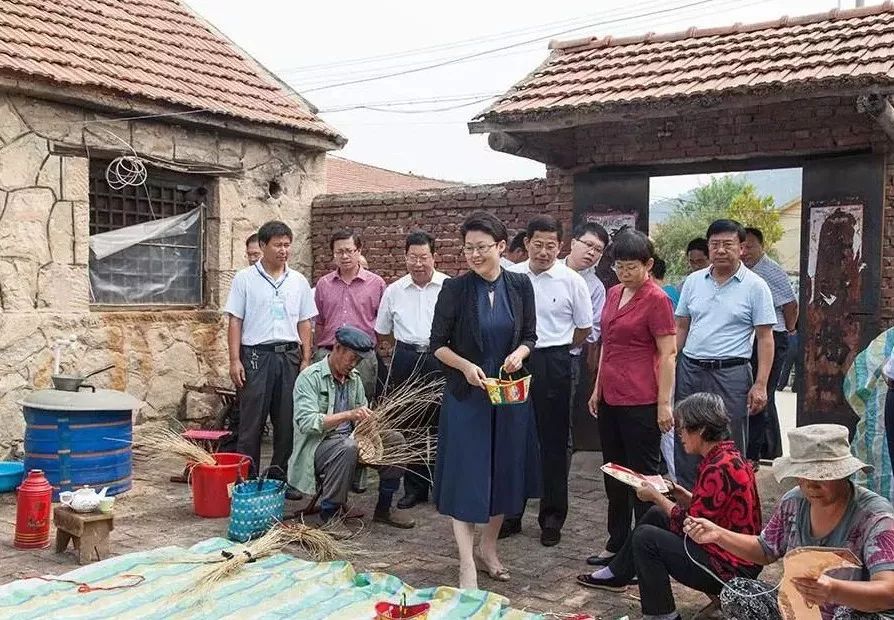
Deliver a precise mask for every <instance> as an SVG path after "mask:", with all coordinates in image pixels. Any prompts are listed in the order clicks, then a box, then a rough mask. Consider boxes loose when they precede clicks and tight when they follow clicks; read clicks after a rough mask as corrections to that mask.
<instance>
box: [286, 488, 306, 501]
mask: <svg viewBox="0 0 894 620" xmlns="http://www.w3.org/2000/svg"><path fill="white" fill-rule="evenodd" d="M286 499H288V500H291V501H293V502H297V501H301V500H302V499H304V494H302V493H301V491H299V490H298V489H296V488H293V487H289V488H288V489H286Z"/></svg>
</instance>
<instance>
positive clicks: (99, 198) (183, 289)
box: [89, 161, 209, 306]
mask: <svg viewBox="0 0 894 620" xmlns="http://www.w3.org/2000/svg"><path fill="white" fill-rule="evenodd" d="M107 166H108V162H107V161H91V162H90V192H89V195H90V241H91V243H90V247H91V249H90V285H91V294H92V301H93V303H95V304H102V305H178V306H179V305H188V306H197V305H201V304H202V302H203V294H204V293H203V245H204V238H203V237H204V210H205V206H206V201H207V196H208V194H209V192H208V184H209V179H208V178H207V177H202V176H198V175H186V174H177V173H172V172H169V171H166V170H159V169H157V168H149V170H148V175H147V179H146V182H145V184H144V185H139V186H127V187H124V188H122V189H118V190H116V189H112V188H111V187H109V184H108V182H107V180H106V167H107Z"/></svg>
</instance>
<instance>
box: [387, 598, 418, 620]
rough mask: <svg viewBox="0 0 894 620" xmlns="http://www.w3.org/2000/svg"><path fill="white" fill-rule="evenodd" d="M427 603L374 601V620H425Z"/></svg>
mask: <svg viewBox="0 0 894 620" xmlns="http://www.w3.org/2000/svg"><path fill="white" fill-rule="evenodd" d="M430 607H431V605H429V604H428V603H419V604H418V605H401V604H400V603H389V602H387V601H383V602H381V603H376V620H409V619H410V618H412V619H413V620H425V619H426V618H428V610H429V608H430Z"/></svg>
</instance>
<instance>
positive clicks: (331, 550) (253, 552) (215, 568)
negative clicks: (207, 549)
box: [184, 523, 350, 604]
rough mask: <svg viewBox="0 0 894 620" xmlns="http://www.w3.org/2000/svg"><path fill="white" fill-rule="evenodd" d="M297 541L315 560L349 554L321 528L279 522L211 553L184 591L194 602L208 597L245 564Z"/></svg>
mask: <svg viewBox="0 0 894 620" xmlns="http://www.w3.org/2000/svg"><path fill="white" fill-rule="evenodd" d="M291 543H298V544H299V545H301V546H302V547H304V548H305V550H307V552H308V554H309V555H310V556H311V557H312V558H313V559H314V560H315V561H317V562H324V561H330V560H334V559H336V558H339V557H344V556H345V555H347V553H349V551H350V549H349V545H347V544H346V543H345V542H343V541H337V540H335V538H333V537H332V535H331V534H329V533H328V532H327V531H326V529H325V528H322V529H321V528H313V527H310V526H307V525H305V524H304V523H293V524H288V525H286V524H283V523H280V524H278V525H276V526H274V527H273V528H271V529H270V530H269V531H268V532H267V533H266V534H264V535H263V536H261V537H260V538H257V539H255V540H253V541H250V542H248V543H246V544H244V545H234V546H232V547H229V548H227V549H224V550H223V551H222V552H221V554H222V555H223V559H221V555H220V554H214V556H213V558H212V559H209V561H208V562H207V563H208V564H210V565H211V568H210V569H209V570H207V571H206V572H204V573H203V574H202V576H201V577H200V579H199V580H198V581H197V582H195V584H193V586H192V587H190V588H189V589H188V590H187V591H186V592H185V593H184V594H186V595H188V596H194V597H195V602H196V603H199V604H201V603H203V602H204V601H206V600H208V598H209V597H210V595H211V593H212V592H213V591H214V590H215V588H217V587H218V586H219V585H220V584H221V583H223V582H224V581H227V580H228V579H231V578H233V577H235V576H236V575H237V574H238V573H239V571H241V570H242V569H243V568H244V567H245V565H246V564H248V563H250V562H253V561H255V560H257V559H260V558H265V557H269V556H271V555H275V554H277V553H279V552H280V551H282V550H283V549H284V548H285V547H286V546H287V545H289V544H291Z"/></svg>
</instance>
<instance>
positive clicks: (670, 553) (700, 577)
mask: <svg viewBox="0 0 894 620" xmlns="http://www.w3.org/2000/svg"><path fill="white" fill-rule="evenodd" d="M669 528H670V519H669V518H668V516H667V514H666V513H665V512H664V511H663V510H662V509H661V508H658V507H657V506H653V507H652V508H650V509H649V510H648V511H647V512H646V514H645V515H643V518H642V519H641V520H640V521H639V523H637V525H636V529H635V530H633V536H631V537H630V538H629V539H628V540H627V543H625V545H624V546H623V547H622V548H621V550H620V551H619V552H618V553H617V554H616V555H615V557H614V558H613V559H612V561H611V564H609V565H608V566H609V568H610V569H611V571H612V573H613V574H614V575H615V577H617V578H619V579H623V580H629V579H633V577H634V576H637V577H639V596H640V605H641V606H642V612H643V614H645V615H655V616H657V615H661V614H671V613H673V612H674V611H675V610H676V603H675V602H674V594H673V592H672V591H671V583H670V579H671V577H673V578H674V579H675V580H676V581H678V582H679V583H681V584H683V585H684V586H686V587H687V588H692V589H693V590H698V591H699V592H704V593H705V594H711V595H714V596H716V595H718V594H720V590H721V589H722V587H723V586H722V584H721V583H720V582H719V581H717V580H716V579H714V577H712V576H711V575H709V574H708V573H707V572H705V571H704V570H703V569H702V568H700V567H699V566H697V565H696V564H695V562H693V561H692V560H691V559H690V558H689V556H690V555H691V556H692V558H693V559H695V561H696V562H698V563H699V564H702V565H704V566H707V567H710V566H711V565H710V556H709V555H708V552H707V551H705V550H704V548H702V547H701V546H699V545H697V544H695V543H694V542H692V541H691V540H688V539H687V540H686V543H685V545H686V546H685V548H684V546H683V545H684V543H683V538H682V537H681V536H678V535H677V534H674V533H673V532H671V531H670V529H669ZM687 551H688V554H687ZM759 572H760V568H755V569H747V570H743V571H740V575H741V576H743V577H749V578H752V579H753V578H754V577H756V576H757V575H758V573H759Z"/></svg>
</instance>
